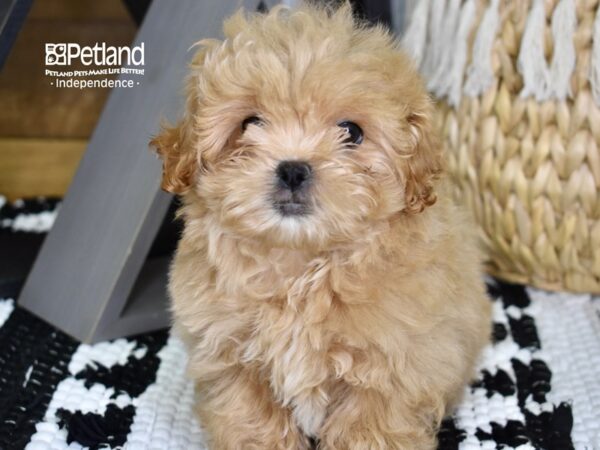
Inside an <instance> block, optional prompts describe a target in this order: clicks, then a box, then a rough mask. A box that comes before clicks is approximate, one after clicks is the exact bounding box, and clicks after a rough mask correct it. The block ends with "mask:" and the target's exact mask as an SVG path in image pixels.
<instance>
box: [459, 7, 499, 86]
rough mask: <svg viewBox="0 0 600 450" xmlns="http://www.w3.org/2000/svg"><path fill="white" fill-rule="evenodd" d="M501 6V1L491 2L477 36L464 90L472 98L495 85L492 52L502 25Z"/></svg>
mask: <svg viewBox="0 0 600 450" xmlns="http://www.w3.org/2000/svg"><path fill="white" fill-rule="evenodd" d="M499 4H500V0H491V2H490V5H489V6H488V9H487V10H486V11H485V14H484V15H483V19H482V20H481V24H480V25H479V30H477V35H476V36H475V43H474V44H473V57H472V58H471V65H470V66H469V68H468V69H467V81H466V83H465V88H464V91H465V94H466V95H468V96H470V97H475V96H477V95H481V94H483V93H484V92H486V91H487V90H488V89H489V88H490V87H491V86H492V85H493V84H494V70H493V67H492V50H493V47H494V42H495V40H496V33H497V32H498V26H499V25H500V13H499V11H498V8H499Z"/></svg>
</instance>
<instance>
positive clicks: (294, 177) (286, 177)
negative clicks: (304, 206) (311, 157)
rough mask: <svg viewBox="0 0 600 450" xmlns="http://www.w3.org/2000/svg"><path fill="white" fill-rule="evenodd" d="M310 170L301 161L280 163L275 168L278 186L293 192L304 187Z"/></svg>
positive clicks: (307, 165) (308, 166)
mask: <svg viewBox="0 0 600 450" xmlns="http://www.w3.org/2000/svg"><path fill="white" fill-rule="evenodd" d="M311 172H312V169H311V167H310V165H309V164H308V163H306V162H303V161H282V162H280V163H279V165H278V166H277V177H278V178H279V185H280V186H281V187H283V188H286V189H289V190H290V191H292V192H294V191H297V190H298V189H300V188H301V187H303V186H305V185H306V184H307V182H308V180H309V179H310V175H311Z"/></svg>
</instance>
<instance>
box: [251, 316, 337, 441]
mask: <svg viewBox="0 0 600 450" xmlns="http://www.w3.org/2000/svg"><path fill="white" fill-rule="evenodd" d="M269 325H270V328H262V330H264V336H263V338H264V340H263V341H262V342H263V349H262V350H263V355H262V356H261V359H262V360H263V361H265V362H267V364H266V368H267V370H268V372H269V376H270V380H269V382H270V385H271V387H272V389H273V393H274V396H275V399H276V400H277V401H278V402H279V403H280V404H282V405H283V406H285V407H287V408H290V410H291V411H292V415H293V417H294V419H295V421H296V423H297V424H298V426H299V427H300V428H301V429H302V430H303V431H304V433H305V434H307V435H309V436H315V435H316V434H317V432H318V430H319V428H320V426H321V424H322V422H323V420H324V418H325V414H326V411H327V405H328V401H329V398H328V393H327V388H326V385H327V382H328V379H329V371H328V367H327V360H326V356H325V355H326V352H325V351H324V349H323V348H322V347H323V346H324V345H325V343H324V342H323V336H322V331H321V330H320V329H318V328H316V327H313V326H310V325H307V324H305V323H304V321H303V319H302V317H301V316H300V315H298V314H294V313H290V312H286V313H282V314H281V317H280V318H279V320H277V322H276V323H272V322H271V323H270V324H269ZM269 325H267V324H263V326H265V327H266V326H269ZM320 347H321V348H320Z"/></svg>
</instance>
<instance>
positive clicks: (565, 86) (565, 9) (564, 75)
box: [550, 0, 577, 101]
mask: <svg viewBox="0 0 600 450" xmlns="http://www.w3.org/2000/svg"><path fill="white" fill-rule="evenodd" d="M576 28H577V14H576V12H575V0H561V1H560V2H559V3H558V5H556V8H555V9H554V13H553V14H552V37H553V40H554V54H553V56H552V64H551V65H550V83H551V94H552V95H553V96H554V97H555V98H556V99H558V100H561V101H562V100H565V99H566V98H567V96H568V97H571V96H572V92H571V75H572V74H573V72H574V70H575V62H576V57H575V43H574V42H573V37H574V36H575V29H576Z"/></svg>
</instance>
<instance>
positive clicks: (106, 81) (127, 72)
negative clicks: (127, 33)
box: [45, 42, 144, 89]
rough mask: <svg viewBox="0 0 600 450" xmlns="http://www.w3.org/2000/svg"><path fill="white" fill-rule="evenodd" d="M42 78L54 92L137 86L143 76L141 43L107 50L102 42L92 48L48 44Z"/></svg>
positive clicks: (71, 44)
mask: <svg viewBox="0 0 600 450" xmlns="http://www.w3.org/2000/svg"><path fill="white" fill-rule="evenodd" d="M72 65H75V68H73V67H70V66H72ZM49 66H52V67H49ZM81 66H84V67H81ZM45 75H46V76H47V77H49V78H50V85H52V86H55V87H57V88H68V89H73V88H74V89H88V88H102V89H113V88H132V87H134V86H139V85H140V83H141V77H143V76H144V43H143V42H142V43H140V45H137V46H135V47H132V48H130V47H127V46H123V47H113V46H107V45H106V43H105V42H102V43H96V44H95V45H94V46H82V45H79V44H75V43H60V44H54V43H47V44H46V68H45Z"/></svg>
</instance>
